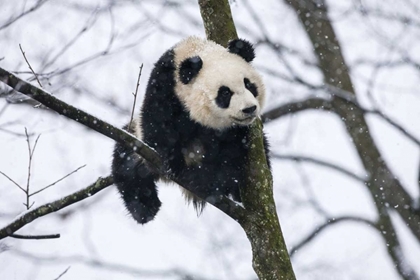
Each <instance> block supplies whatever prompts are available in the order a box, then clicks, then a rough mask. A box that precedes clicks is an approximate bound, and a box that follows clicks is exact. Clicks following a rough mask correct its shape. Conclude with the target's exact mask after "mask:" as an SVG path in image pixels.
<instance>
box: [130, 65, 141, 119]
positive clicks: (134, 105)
mask: <svg viewBox="0 0 420 280" xmlns="http://www.w3.org/2000/svg"><path fill="white" fill-rule="evenodd" d="M142 70H143V63H142V64H141V66H140V71H139V76H138V78H137V84H136V91H135V92H134V93H133V95H134V101H133V110H132V111H131V118H130V124H129V125H128V127H131V123H132V122H133V117H134V109H135V108H136V100H137V93H138V91H139V85H140V77H141V71H142Z"/></svg>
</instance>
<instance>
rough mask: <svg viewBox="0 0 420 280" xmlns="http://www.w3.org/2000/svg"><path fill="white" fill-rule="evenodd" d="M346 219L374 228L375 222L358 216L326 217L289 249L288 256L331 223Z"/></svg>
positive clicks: (345, 220)
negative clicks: (325, 219)
mask: <svg viewBox="0 0 420 280" xmlns="http://www.w3.org/2000/svg"><path fill="white" fill-rule="evenodd" d="M347 221H351V222H360V223H364V224H366V225H368V226H371V227H372V228H376V224H375V223H374V222H371V221H369V220H367V219H364V218H360V217H352V216H343V217H338V218H330V219H327V221H325V222H324V223H323V224H322V225H320V226H318V227H316V228H315V229H314V230H313V231H312V232H311V233H310V234H308V235H307V236H306V237H305V238H303V239H302V240H301V241H300V242H299V243H298V244H296V245H295V246H293V247H292V248H291V249H290V257H293V255H294V254H295V253H297V252H298V251H299V250H300V249H301V248H302V247H304V246H305V245H307V244H308V243H309V242H310V241H311V240H312V239H314V238H315V237H317V236H318V235H319V234H320V233H321V232H322V231H324V230H325V229H327V228H329V227H330V226H331V225H334V224H338V223H341V222H347Z"/></svg>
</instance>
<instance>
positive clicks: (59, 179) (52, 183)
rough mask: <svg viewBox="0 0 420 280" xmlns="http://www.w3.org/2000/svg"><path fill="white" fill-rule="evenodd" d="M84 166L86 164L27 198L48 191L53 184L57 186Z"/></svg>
mask: <svg viewBox="0 0 420 280" xmlns="http://www.w3.org/2000/svg"><path fill="white" fill-rule="evenodd" d="M85 166H86V164H85V165H82V166H80V167H79V168H77V169H76V170H73V171H72V172H70V173H69V174H67V175H66V176H64V177H62V178H60V179H58V180H57V181H55V182H54V183H51V184H49V185H48V186H46V187H43V188H42V189H40V190H38V191H36V192H33V193H31V194H30V195H29V197H31V196H33V195H36V194H38V193H40V192H42V191H44V190H46V189H48V188H49V187H52V186H54V185H55V184H57V183H59V182H61V181H63V180H64V179H66V178H67V177H69V176H71V175H72V174H73V173H76V172H77V171H79V170H80V169H82V168H83V167H85Z"/></svg>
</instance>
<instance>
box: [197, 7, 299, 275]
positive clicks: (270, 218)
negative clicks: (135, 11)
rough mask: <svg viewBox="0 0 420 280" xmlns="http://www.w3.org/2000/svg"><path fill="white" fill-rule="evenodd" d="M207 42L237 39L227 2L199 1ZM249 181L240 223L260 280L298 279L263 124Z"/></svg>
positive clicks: (256, 129)
mask: <svg viewBox="0 0 420 280" xmlns="http://www.w3.org/2000/svg"><path fill="white" fill-rule="evenodd" d="M199 4H200V11H201V16H202V18H203V22H204V27H205V30H206V35H207V39H209V40H212V41H215V42H216V43H218V44H220V45H223V46H227V43H228V42H229V40H232V39H235V38H237V33H236V29H235V24H234V22H233V20H232V14H231V11H230V6H229V3H228V0H199ZM250 138H251V139H252V140H251V143H250V145H251V149H250V155H249V163H248V181H247V184H246V186H241V197H242V200H243V205H244V207H245V212H246V214H245V215H244V216H242V217H241V218H240V219H239V220H238V222H239V224H240V225H241V226H242V228H243V229H244V230H245V232H246V235H247V237H248V239H249V241H250V242H251V247H252V254H253V267H254V270H255V272H256V273H257V275H258V277H259V279H276V280H277V279H287V280H289V279H290V280H293V279H296V278H295V275H294V272H293V268H292V264H291V262H290V258H289V254H288V252H287V248H286V244H285V242H284V238H283V234H282V232H281V228H280V223H279V219H278V217H277V212H276V205H275V202H274V198H273V179H272V176H271V172H270V170H269V168H268V165H267V159H266V157H265V151H264V144H263V132H262V122H261V120H257V121H256V122H255V123H254V124H253V125H252V126H251V137H250Z"/></svg>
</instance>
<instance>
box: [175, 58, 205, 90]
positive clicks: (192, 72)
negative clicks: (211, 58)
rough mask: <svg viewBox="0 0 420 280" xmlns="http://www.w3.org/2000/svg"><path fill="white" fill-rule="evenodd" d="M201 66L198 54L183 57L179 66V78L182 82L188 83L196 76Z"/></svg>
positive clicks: (201, 62)
mask: <svg viewBox="0 0 420 280" xmlns="http://www.w3.org/2000/svg"><path fill="white" fill-rule="evenodd" d="M202 67H203V61H202V60H201V58H200V57H199V56H193V57H190V58H187V59H185V60H184V61H183V62H182V63H181V66H180V67H179V79H180V80H181V82H182V83H184V84H188V83H189V82H190V81H191V80H192V79H194V78H195V77H196V76H197V74H198V72H200V69H201V68H202Z"/></svg>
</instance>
